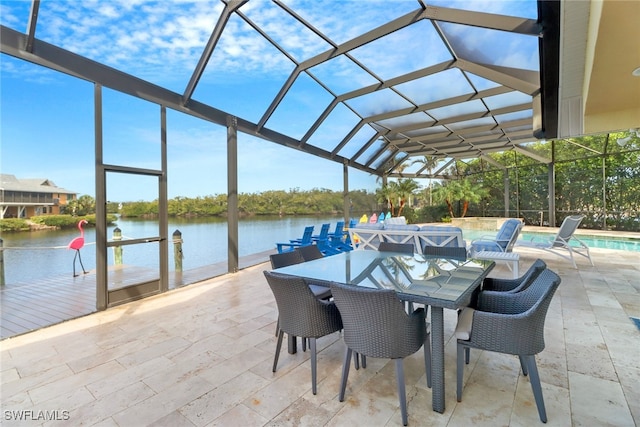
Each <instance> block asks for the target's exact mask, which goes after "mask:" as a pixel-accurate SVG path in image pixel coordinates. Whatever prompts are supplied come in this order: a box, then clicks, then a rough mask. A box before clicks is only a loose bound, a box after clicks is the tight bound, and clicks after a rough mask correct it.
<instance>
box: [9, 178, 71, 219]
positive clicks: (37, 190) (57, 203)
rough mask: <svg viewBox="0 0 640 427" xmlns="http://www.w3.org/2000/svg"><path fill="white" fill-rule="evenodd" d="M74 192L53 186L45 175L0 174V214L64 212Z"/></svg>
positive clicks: (19, 216)
mask: <svg viewBox="0 0 640 427" xmlns="http://www.w3.org/2000/svg"><path fill="white" fill-rule="evenodd" d="M76 196H77V194H76V193H74V192H72V191H69V190H65V189H64V188H61V187H58V186H56V185H55V184H54V183H53V181H51V180H49V179H43V178H40V179H37V178H29V179H18V178H16V177H15V175H9V174H0V218H30V217H32V216H37V215H47V214H60V213H64V208H65V206H66V205H67V204H68V203H69V202H70V201H71V200H75V198H76Z"/></svg>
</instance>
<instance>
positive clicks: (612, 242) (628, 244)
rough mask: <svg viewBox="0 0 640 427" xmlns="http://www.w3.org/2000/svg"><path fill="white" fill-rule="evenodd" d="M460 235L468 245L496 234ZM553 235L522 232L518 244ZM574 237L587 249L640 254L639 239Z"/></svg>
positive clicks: (468, 231)
mask: <svg viewBox="0 0 640 427" xmlns="http://www.w3.org/2000/svg"><path fill="white" fill-rule="evenodd" d="M462 235H463V236H464V238H465V240H466V241H467V243H470V242H471V241H472V240H474V239H478V238H480V237H482V236H491V237H495V235H496V232H495V231H494V232H490V231H486V230H463V231H462ZM554 236H555V235H554V234H550V233H531V232H523V233H521V234H520V237H518V242H520V241H524V242H526V241H530V240H531V239H534V241H535V242H545V241H547V240H549V239H551V238H553V237H554ZM576 237H577V238H578V239H580V240H581V241H582V242H583V243H584V244H585V245H587V246H589V248H600V249H616V250H620V251H631V252H640V239H627V238H615V237H610V236H583V235H580V234H577V235H576Z"/></svg>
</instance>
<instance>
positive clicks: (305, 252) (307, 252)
mask: <svg viewBox="0 0 640 427" xmlns="http://www.w3.org/2000/svg"><path fill="white" fill-rule="evenodd" d="M295 251H296V252H298V253H299V254H300V255H302V259H303V260H304V261H312V260H314V259H318V258H323V257H324V255H323V254H322V252H321V251H320V248H318V245H309V246H301V247H299V248H296V250H295Z"/></svg>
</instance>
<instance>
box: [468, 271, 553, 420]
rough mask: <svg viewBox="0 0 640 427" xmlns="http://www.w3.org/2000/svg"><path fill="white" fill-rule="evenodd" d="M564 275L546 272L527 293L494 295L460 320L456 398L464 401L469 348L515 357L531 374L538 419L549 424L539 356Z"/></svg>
mask: <svg viewBox="0 0 640 427" xmlns="http://www.w3.org/2000/svg"><path fill="white" fill-rule="evenodd" d="M560 281H561V279H560V276H558V275H557V274H556V273H554V272H553V271H551V270H549V269H546V270H544V271H543V272H542V273H541V274H540V275H539V276H538V277H537V278H536V280H534V282H533V283H532V284H531V285H530V286H529V287H528V288H527V289H525V290H523V291H521V292H517V293H506V292H493V295H492V296H491V298H490V299H489V298H488V299H487V300H486V302H485V305H484V306H483V307H482V310H476V309H473V308H471V307H467V308H465V309H464V310H463V311H462V313H461V314H460V316H459V318H458V325H457V326H456V332H455V335H456V338H457V378H456V386H457V390H456V397H457V399H458V402H460V401H461V400H462V380H463V376H464V365H465V363H469V360H468V352H467V354H465V352H466V350H467V349H469V348H476V349H480V350H486V351H492V352H496V353H505V354H513V355H516V356H518V357H519V359H520V366H521V367H522V373H523V374H524V375H529V378H530V382H531V388H532V390H533V396H534V398H535V401H536V406H537V408H538V416H539V417H540V421H542V422H543V423H546V422H547V413H546V410H545V406H544V399H543V396H542V387H541V385H540V376H539V374H538V368H537V366H536V359H535V355H536V354H538V353H540V352H541V351H542V350H544V347H545V342H544V322H545V318H546V315H547V310H548V308H549V304H550V303H551V299H552V298H553V295H554V293H555V291H556V289H558V286H559V285H560Z"/></svg>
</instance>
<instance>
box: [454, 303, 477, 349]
mask: <svg viewBox="0 0 640 427" xmlns="http://www.w3.org/2000/svg"><path fill="white" fill-rule="evenodd" d="M474 312H475V310H474V309H473V308H471V307H465V308H464V310H462V313H460V315H459V316H458V324H457V325H456V338H457V339H459V340H464V341H467V340H469V338H470V337H471V328H472V327H473V313H474Z"/></svg>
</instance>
